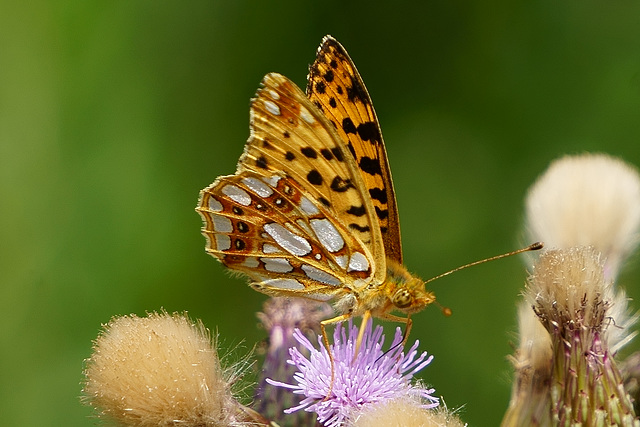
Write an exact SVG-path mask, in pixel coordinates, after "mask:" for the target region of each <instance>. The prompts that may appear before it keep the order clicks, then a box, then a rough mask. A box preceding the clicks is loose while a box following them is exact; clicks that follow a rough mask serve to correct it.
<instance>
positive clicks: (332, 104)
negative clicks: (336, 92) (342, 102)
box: [329, 96, 338, 108]
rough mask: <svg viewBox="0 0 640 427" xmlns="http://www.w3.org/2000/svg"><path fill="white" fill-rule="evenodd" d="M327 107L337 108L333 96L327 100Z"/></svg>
mask: <svg viewBox="0 0 640 427" xmlns="http://www.w3.org/2000/svg"><path fill="white" fill-rule="evenodd" d="M329 105H330V106H331V108H336V107H337V106H338V104H337V103H336V99H335V98H334V97H333V96H332V97H331V98H329Z"/></svg>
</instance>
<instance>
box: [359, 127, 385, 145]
mask: <svg viewBox="0 0 640 427" xmlns="http://www.w3.org/2000/svg"><path fill="white" fill-rule="evenodd" d="M358 136H359V137H360V138H362V139H363V140H364V141H371V142H377V143H380V142H382V137H381V136H380V129H379V128H378V126H377V125H376V124H375V123H374V122H364V123H361V124H360V125H358Z"/></svg>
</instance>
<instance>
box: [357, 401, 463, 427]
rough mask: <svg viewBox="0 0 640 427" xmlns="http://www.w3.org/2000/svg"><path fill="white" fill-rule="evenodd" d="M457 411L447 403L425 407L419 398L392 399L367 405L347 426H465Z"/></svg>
mask: <svg viewBox="0 0 640 427" xmlns="http://www.w3.org/2000/svg"><path fill="white" fill-rule="evenodd" d="M465 426H466V424H464V423H463V422H462V421H461V420H460V418H459V417H458V415H457V414H456V413H455V411H451V410H449V409H448V408H447V407H446V405H441V406H439V407H438V408H436V409H425V408H424V405H422V403H421V402H420V401H419V400H416V399H412V398H406V397H405V398H398V399H391V400H389V401H387V402H384V403H381V404H379V405H369V406H365V407H363V408H362V410H360V412H359V413H358V415H357V416H356V417H354V420H353V421H349V422H347V423H346V427H465Z"/></svg>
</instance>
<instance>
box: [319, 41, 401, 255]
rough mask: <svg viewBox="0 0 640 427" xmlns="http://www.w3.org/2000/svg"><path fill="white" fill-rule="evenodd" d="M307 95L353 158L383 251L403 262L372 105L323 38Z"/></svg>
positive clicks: (350, 67) (337, 47)
mask: <svg viewBox="0 0 640 427" xmlns="http://www.w3.org/2000/svg"><path fill="white" fill-rule="evenodd" d="M307 80H308V83H307V96H308V97H309V99H310V100H311V101H312V102H313V103H314V104H315V105H316V106H317V107H318V108H319V109H320V110H322V112H323V113H324V115H325V116H326V117H327V118H328V119H329V120H330V121H331V122H332V123H333V125H334V127H335V129H336V132H337V134H338V136H339V137H340V138H342V139H343V140H344V142H345V144H346V146H347V147H348V149H349V151H350V152H351V154H352V155H353V157H354V159H355V163H356V165H357V167H358V170H359V171H360V175H361V176H362V180H363V181H364V185H365V186H366V188H367V191H368V193H369V197H371V201H372V204H373V207H374V209H375V212H376V218H377V222H378V225H379V228H380V233H381V235H382V239H383V242H384V248H385V255H386V256H387V257H388V258H391V259H393V260H394V261H397V262H398V263H402V246H401V241H400V222H399V218H398V207H397V205H396V198H395V193H394V190H393V181H392V179H391V171H390V169H389V162H388V160H387V152H386V149H385V146H384V141H383V139H382V132H381V130H380V125H379V123H378V118H377V116H376V112H375V110H374V109H373V103H372V102H371V98H370V97H369V93H368V92H367V88H366V87H365V85H364V83H363V81H362V78H361V77H360V73H358V70H357V69H356V66H355V64H354V63H353V61H352V60H351V58H350V57H349V55H348V54H347V51H346V50H345V49H344V47H342V45H341V44H340V43H338V41H337V40H336V39H334V38H333V37H331V36H326V37H325V38H324V39H323V40H322V44H321V45H320V47H319V48H318V53H317V56H316V60H315V61H314V63H313V64H312V65H311V67H310V70H309V76H308V78H307Z"/></svg>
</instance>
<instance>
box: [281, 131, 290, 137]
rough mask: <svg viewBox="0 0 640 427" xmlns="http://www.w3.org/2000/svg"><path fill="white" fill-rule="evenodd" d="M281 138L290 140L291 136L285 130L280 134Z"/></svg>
mask: <svg viewBox="0 0 640 427" xmlns="http://www.w3.org/2000/svg"><path fill="white" fill-rule="evenodd" d="M282 136H284V137H285V138H291V134H289V131H287V130H285V131H284V132H283V133H282Z"/></svg>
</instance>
